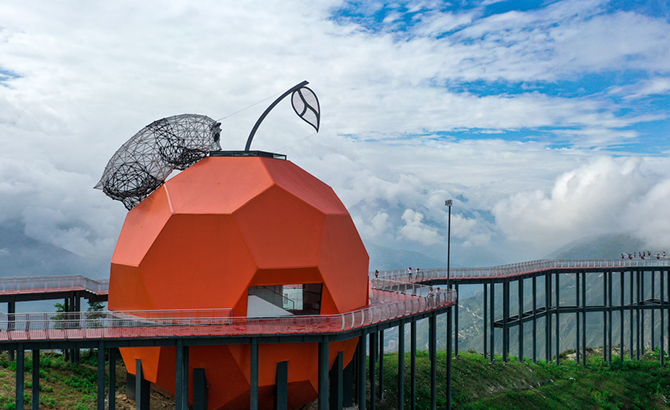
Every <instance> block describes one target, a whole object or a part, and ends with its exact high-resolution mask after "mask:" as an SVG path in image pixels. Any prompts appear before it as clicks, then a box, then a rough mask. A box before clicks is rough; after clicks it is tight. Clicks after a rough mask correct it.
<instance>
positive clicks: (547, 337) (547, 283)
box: [544, 273, 551, 363]
mask: <svg viewBox="0 0 670 410" xmlns="http://www.w3.org/2000/svg"><path fill="white" fill-rule="evenodd" d="M550 275H551V274H550V273H545V275H544V306H545V310H544V313H545V315H544V355H545V358H544V359H545V361H546V362H547V363H549V362H550V361H551V308H550V305H551V279H550V278H551V276H550Z"/></svg>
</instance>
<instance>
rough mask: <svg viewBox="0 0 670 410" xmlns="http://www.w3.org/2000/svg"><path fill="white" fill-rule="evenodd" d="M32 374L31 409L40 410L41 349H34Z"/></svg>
mask: <svg viewBox="0 0 670 410" xmlns="http://www.w3.org/2000/svg"><path fill="white" fill-rule="evenodd" d="M103 366H104V362H103ZM32 374H33V397H32V401H31V405H32V406H31V408H32V409H33V410H40V349H33V371H32ZM103 374H104V373H103ZM103 377H104V376H103ZM103 388H104V381H103ZM103 397H104V390H103Z"/></svg>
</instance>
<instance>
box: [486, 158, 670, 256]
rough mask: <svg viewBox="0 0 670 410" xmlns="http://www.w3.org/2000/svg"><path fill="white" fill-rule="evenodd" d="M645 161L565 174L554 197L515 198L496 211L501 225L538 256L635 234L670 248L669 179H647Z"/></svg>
mask: <svg viewBox="0 0 670 410" xmlns="http://www.w3.org/2000/svg"><path fill="white" fill-rule="evenodd" d="M642 162H643V161H642V160H641V159H638V158H630V159H621V158H619V159H614V158H611V157H602V158H599V159H597V160H594V161H593V162H591V163H589V164H587V165H584V166H581V167H578V168H576V169H574V170H571V171H568V172H566V173H564V174H562V175H560V176H559V177H558V178H557V179H556V181H555V183H554V185H553V188H552V189H551V191H550V192H546V191H545V190H542V189H537V190H533V191H526V192H519V193H516V194H513V195H511V196H510V197H509V198H507V199H504V200H501V201H500V202H499V203H498V204H497V205H496V206H495V207H494V208H493V214H494V215H495V217H496V225H497V227H498V228H499V229H500V230H501V231H502V232H504V234H505V235H506V236H507V238H509V239H510V240H512V241H516V242H519V243H523V244H524V246H528V247H529V248H531V249H533V250H534V251H535V252H549V251H551V250H553V249H555V248H558V247H559V246H560V245H561V244H566V243H569V242H571V241H573V240H575V239H579V238H581V237H584V236H590V235H596V234H605V233H632V234H634V235H636V236H638V237H640V238H642V239H644V240H646V241H649V242H653V243H654V244H655V245H656V246H661V245H663V246H670V236H669V235H667V234H666V233H665V232H664V231H663V229H664V227H666V226H668V224H669V223H670V218H669V217H668V216H667V215H666V213H665V212H664V211H662V210H661V208H662V205H661V204H662V203H663V200H665V199H666V198H667V197H670V190H669V188H670V185H669V184H668V179H667V177H659V176H654V175H649V174H646V173H645V172H644V171H643V170H642ZM652 221H653V222H652ZM653 225H655V226H654V227H652V226H653Z"/></svg>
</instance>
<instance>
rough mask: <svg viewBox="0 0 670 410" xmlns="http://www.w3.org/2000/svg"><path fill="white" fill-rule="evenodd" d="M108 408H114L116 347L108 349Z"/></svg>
mask: <svg viewBox="0 0 670 410" xmlns="http://www.w3.org/2000/svg"><path fill="white" fill-rule="evenodd" d="M107 403H108V406H107V407H108V410H116V349H115V348H113V349H109V392H108V399H107Z"/></svg>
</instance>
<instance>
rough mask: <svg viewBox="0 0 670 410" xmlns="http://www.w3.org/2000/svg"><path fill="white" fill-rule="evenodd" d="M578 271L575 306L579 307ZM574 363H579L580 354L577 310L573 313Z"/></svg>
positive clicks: (576, 274) (576, 273) (577, 273)
mask: <svg viewBox="0 0 670 410" xmlns="http://www.w3.org/2000/svg"><path fill="white" fill-rule="evenodd" d="M579 296H580V294H579V271H577V272H575V306H576V307H579V306H580V303H579ZM575 324H576V327H575V347H576V348H575V361H576V362H577V364H579V363H580V360H579V359H580V353H581V346H580V344H579V325H580V323H579V310H577V312H576V313H575Z"/></svg>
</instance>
